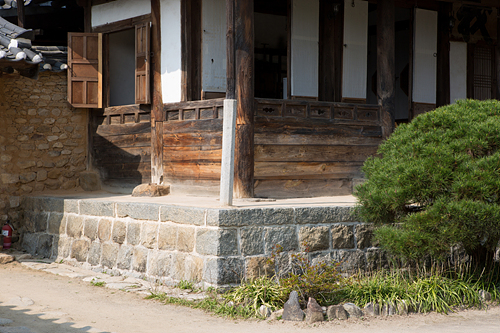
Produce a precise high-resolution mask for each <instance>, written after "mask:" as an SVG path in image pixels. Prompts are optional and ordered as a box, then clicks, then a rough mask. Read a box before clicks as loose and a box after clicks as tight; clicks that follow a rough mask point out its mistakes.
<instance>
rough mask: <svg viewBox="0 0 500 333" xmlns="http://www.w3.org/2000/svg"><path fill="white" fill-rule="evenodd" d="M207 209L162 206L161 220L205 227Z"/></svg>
mask: <svg viewBox="0 0 500 333" xmlns="http://www.w3.org/2000/svg"><path fill="white" fill-rule="evenodd" d="M205 215H206V209H203V208H196V207H177V206H161V207H160V220H161V221H163V222H166V221H170V222H176V223H183V224H193V225H199V226H201V225H205Z"/></svg>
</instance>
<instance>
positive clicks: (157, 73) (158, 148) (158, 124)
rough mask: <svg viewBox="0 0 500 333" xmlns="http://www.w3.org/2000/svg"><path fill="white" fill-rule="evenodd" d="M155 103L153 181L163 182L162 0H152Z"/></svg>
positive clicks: (152, 115) (153, 116) (152, 141)
mask: <svg viewBox="0 0 500 333" xmlns="http://www.w3.org/2000/svg"><path fill="white" fill-rule="evenodd" d="M151 23H152V27H151V53H152V57H151V59H152V62H153V64H152V67H151V68H152V70H153V75H152V78H153V84H152V87H153V105H152V106H151V183H153V184H162V183H163V99H162V90H161V18H160V0H151Z"/></svg>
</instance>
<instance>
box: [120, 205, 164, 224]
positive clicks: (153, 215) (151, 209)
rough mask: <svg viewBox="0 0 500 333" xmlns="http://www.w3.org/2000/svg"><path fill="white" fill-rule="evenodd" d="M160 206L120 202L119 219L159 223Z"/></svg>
mask: <svg viewBox="0 0 500 333" xmlns="http://www.w3.org/2000/svg"><path fill="white" fill-rule="evenodd" d="M159 210H160V206H159V205H157V204H151V203H131V202H118V203H117V204H116V215H117V217H127V216H128V217H131V218H133V219H136V220H149V221H158V218H159Z"/></svg>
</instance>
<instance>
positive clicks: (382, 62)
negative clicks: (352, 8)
mask: <svg viewBox="0 0 500 333" xmlns="http://www.w3.org/2000/svg"><path fill="white" fill-rule="evenodd" d="M394 15H395V6H394V0H379V1H378V2H377V97H378V104H379V105H380V107H381V111H382V112H381V118H382V119H381V122H382V133H383V136H384V137H387V136H389V135H390V134H391V133H392V131H393V130H394V126H395V122H394V120H395V113H396V109H395V108H396V107H395V105H396V85H395V84H396V82H395V81H396V62H395V57H396V55H395V54H396V53H395V48H396V34H395V17H394Z"/></svg>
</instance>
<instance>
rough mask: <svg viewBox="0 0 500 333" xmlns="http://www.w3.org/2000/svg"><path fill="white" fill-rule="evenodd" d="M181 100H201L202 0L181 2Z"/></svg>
mask: <svg viewBox="0 0 500 333" xmlns="http://www.w3.org/2000/svg"><path fill="white" fill-rule="evenodd" d="M181 31H182V45H181V53H182V57H181V58H182V75H181V100H182V101H196V100H199V99H201V0H182V1H181Z"/></svg>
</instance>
